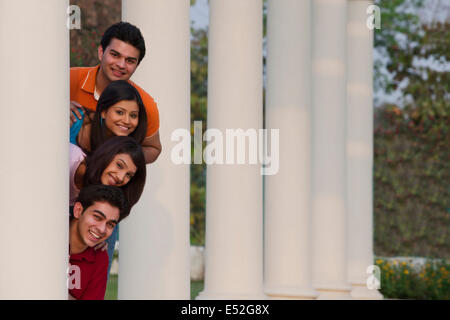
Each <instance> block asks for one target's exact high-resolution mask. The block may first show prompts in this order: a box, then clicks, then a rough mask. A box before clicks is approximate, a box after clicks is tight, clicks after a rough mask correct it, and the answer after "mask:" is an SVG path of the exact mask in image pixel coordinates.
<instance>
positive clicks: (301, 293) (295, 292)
mask: <svg viewBox="0 0 450 320" xmlns="http://www.w3.org/2000/svg"><path fill="white" fill-rule="evenodd" d="M264 293H265V294H266V295H268V296H269V299H277V300H313V299H316V298H317V296H318V295H319V294H318V292H317V291H315V290H314V289H313V288H312V287H311V288H308V287H288V286H266V287H265V289H264Z"/></svg>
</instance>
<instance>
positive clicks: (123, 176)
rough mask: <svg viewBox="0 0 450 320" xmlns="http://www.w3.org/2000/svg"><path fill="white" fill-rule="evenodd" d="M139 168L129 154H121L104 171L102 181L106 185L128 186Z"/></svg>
mask: <svg viewBox="0 0 450 320" xmlns="http://www.w3.org/2000/svg"><path fill="white" fill-rule="evenodd" d="M136 171H137V168H136V165H135V164H134V162H133V160H132V159H131V157H130V155H129V154H127V153H119V154H116V156H115V157H114V158H113V160H112V161H111V163H110V164H109V165H108V166H107V167H106V168H105V170H103V173H102V176H101V178H100V181H101V182H102V184H104V185H109V186H116V187H121V186H124V185H126V184H127V183H128V182H129V181H130V180H131V179H132V178H133V176H134V175H135V174H136Z"/></svg>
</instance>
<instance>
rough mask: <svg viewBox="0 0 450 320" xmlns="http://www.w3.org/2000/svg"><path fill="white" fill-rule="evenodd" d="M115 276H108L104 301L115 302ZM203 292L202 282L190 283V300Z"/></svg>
mask: <svg viewBox="0 0 450 320" xmlns="http://www.w3.org/2000/svg"><path fill="white" fill-rule="evenodd" d="M117 280H118V278H117V275H110V276H109V280H108V284H107V287H106V293H105V300H117ZM202 290H203V281H191V300H193V299H195V298H196V297H197V296H198V294H199V293H200V291H202Z"/></svg>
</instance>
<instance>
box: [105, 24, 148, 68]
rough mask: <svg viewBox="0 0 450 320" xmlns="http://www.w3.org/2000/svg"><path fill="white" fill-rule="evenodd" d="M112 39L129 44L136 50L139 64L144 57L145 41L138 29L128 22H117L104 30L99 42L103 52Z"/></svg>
mask: <svg viewBox="0 0 450 320" xmlns="http://www.w3.org/2000/svg"><path fill="white" fill-rule="evenodd" d="M113 38H116V39H118V40H121V41H123V42H126V43H129V44H131V45H132V46H133V47H135V48H136V49H138V50H139V58H138V65H139V63H141V61H142V59H144V56H145V41H144V37H143V36H142V33H141V30H139V28H137V27H136V26H134V25H132V24H131V23H128V22H117V23H115V24H113V25H112V26H110V27H109V28H108V29H106V31H105V33H104V34H103V36H102V40H101V41H100V44H101V45H102V48H103V51H105V50H106V47H107V46H108V45H109V44H110V42H111V40H112V39H113Z"/></svg>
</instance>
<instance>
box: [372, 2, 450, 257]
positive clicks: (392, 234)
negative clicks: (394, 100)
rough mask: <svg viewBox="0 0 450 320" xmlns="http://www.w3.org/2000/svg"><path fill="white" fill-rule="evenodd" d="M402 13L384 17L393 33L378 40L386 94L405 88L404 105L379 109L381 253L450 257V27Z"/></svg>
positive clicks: (377, 212) (377, 164)
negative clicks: (386, 74) (387, 74)
mask: <svg viewBox="0 0 450 320" xmlns="http://www.w3.org/2000/svg"><path fill="white" fill-rule="evenodd" d="M400 2H401V3H403V1H398V3H400ZM396 12H398V8H395V7H392V8H391V13H392V16H389V15H388V16H387V17H388V18H387V19H385V18H384V17H383V16H382V21H383V19H385V20H388V22H389V21H390V23H391V24H390V25H389V24H388V25H389V26H390V29H389V30H387V31H386V30H383V28H382V29H381V33H385V34H383V35H382V36H379V39H378V40H379V41H378V42H377V41H375V45H376V46H377V45H378V46H380V47H381V48H382V49H383V50H384V52H386V53H387V54H388V58H389V60H388V62H387V65H386V66H387V70H388V71H389V72H390V73H391V75H392V79H391V80H390V81H389V83H387V84H386V86H385V87H384V89H385V91H386V92H390V91H392V90H395V89H396V88H398V87H399V86H401V85H402V84H404V85H403V88H401V90H402V91H401V92H402V94H403V96H404V99H403V101H402V102H401V103H398V104H397V105H384V106H382V107H381V108H377V109H376V110H375V132H374V138H375V139H374V146H375V150H374V151H375V154H374V155H375V159H374V160H375V162H374V205H375V209H374V213H375V252H376V254H378V255H388V256H389V255H421V256H431V257H450V242H449V239H448V230H447V229H448V226H449V224H450V217H449V214H448V213H449V210H450V201H449V199H450V188H449V185H448V181H449V178H450V176H449V170H448V159H449V157H450V154H449V149H448V146H449V145H450V139H449V132H448V130H449V127H450V119H449V108H450V103H449V102H450V101H449V98H450V96H449V94H448V92H449V88H448V86H449V83H450V78H449V73H448V72H447V71H445V68H444V66H445V65H448V64H449V63H450V60H449V52H448V43H449V40H450V38H449V37H450V24H449V23H448V21H446V22H445V21H444V22H436V21H435V22H431V23H429V24H420V23H419V20H418V18H417V17H415V18H414V17H413V18H411V19H410V20H402V18H399V19H396ZM399 15H400V16H402V15H403V14H402V13H400V14H399ZM407 21H411V23H410V25H408V24H407V23H406V22H407ZM396 30H397V31H396ZM375 39H377V33H375ZM425 60H426V61H428V62H427V63H424V61H425ZM430 61H434V63H430ZM383 81H385V79H383V80H382V81H380V83H383Z"/></svg>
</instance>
